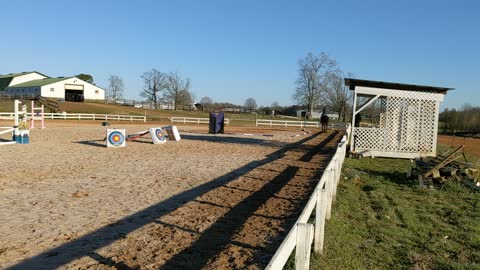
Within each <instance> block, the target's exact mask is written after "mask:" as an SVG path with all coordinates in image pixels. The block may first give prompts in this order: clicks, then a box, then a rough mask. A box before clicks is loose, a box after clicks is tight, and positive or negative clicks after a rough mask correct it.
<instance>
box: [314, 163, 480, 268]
mask: <svg viewBox="0 0 480 270" xmlns="http://www.w3.org/2000/svg"><path fill="white" fill-rule="evenodd" d="M409 162H410V161H408V160H395V159H381V158H376V159H367V158H365V159H361V160H357V159H346V161H345V164H344V173H343V175H342V180H341V182H340V185H339V189H338V194H337V198H338V199H337V201H336V202H335V204H334V206H333V210H332V218H331V220H330V221H328V222H327V225H326V240H325V251H324V252H325V253H324V255H323V256H315V257H314V258H313V259H312V269H480V194H478V193H473V192H471V191H469V190H468V189H466V188H464V187H463V186H462V185H461V184H459V183H456V182H448V183H447V184H445V185H444V186H443V187H440V188H439V189H436V190H427V189H419V188H418V185H417V183H416V181H414V180H409V179H406V177H405V172H406V169H407V166H408V163H409Z"/></svg>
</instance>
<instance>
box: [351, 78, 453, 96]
mask: <svg viewBox="0 0 480 270" xmlns="http://www.w3.org/2000/svg"><path fill="white" fill-rule="evenodd" d="M345 85H348V86H349V88H350V90H355V86H364V87H373V88H383V89H389V90H406V91H422V92H436V93H440V94H446V93H447V91H450V90H453V89H455V88H449V87H437V86H428V85H415V84H404V83H393V82H381V81H371V80H359V79H352V78H345Z"/></svg>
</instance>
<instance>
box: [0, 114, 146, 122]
mask: <svg viewBox="0 0 480 270" xmlns="http://www.w3.org/2000/svg"><path fill="white" fill-rule="evenodd" d="M35 116H38V115H35ZM27 117H32V114H31V113H27ZM44 117H45V119H61V120H105V121H108V120H110V121H130V122H134V121H142V122H146V121H147V118H146V117H145V116H143V115H125V114H94V113H45V114H44ZM14 118H15V113H10V112H9V113H0V119H4V120H13V119H14Z"/></svg>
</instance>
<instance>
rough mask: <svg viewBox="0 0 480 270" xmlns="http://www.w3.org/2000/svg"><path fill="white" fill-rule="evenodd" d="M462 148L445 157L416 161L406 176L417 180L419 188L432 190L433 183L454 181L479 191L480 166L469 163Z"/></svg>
mask: <svg viewBox="0 0 480 270" xmlns="http://www.w3.org/2000/svg"><path fill="white" fill-rule="evenodd" d="M463 148H464V145H462V146H460V147H458V148H457V149H455V150H453V151H451V152H450V153H447V154H445V155H438V156H437V157H434V158H420V159H417V160H415V163H412V166H411V167H410V168H409V171H408V172H407V176H408V177H414V178H417V179H418V183H419V185H420V187H428V188H434V183H440V184H441V183H445V182H446V181H451V180H455V181H460V182H462V183H463V184H464V185H465V186H467V187H468V188H470V189H472V190H475V191H480V165H477V164H473V163H469V162H468V159H467V157H466V156H465V153H464V152H463ZM462 159H463V161H461V160H462Z"/></svg>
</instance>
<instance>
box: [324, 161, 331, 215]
mask: <svg viewBox="0 0 480 270" xmlns="http://www.w3.org/2000/svg"><path fill="white" fill-rule="evenodd" d="M324 173H327V181H326V182H325V189H326V190H327V205H326V206H327V210H326V214H325V218H326V219H330V217H331V215H332V193H333V171H332V170H326V171H325V172H324Z"/></svg>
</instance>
